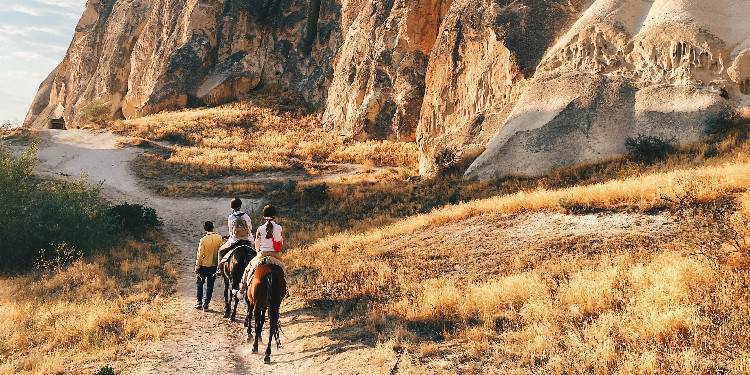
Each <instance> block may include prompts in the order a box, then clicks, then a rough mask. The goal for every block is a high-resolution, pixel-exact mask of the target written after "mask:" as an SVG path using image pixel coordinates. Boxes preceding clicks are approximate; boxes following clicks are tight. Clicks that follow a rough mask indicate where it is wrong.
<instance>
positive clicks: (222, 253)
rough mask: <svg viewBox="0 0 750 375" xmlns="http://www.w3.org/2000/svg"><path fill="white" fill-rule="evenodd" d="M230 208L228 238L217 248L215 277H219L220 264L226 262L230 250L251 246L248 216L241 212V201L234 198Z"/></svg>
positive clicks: (251, 226) (250, 228) (250, 227)
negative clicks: (217, 264)
mask: <svg viewBox="0 0 750 375" xmlns="http://www.w3.org/2000/svg"><path fill="white" fill-rule="evenodd" d="M229 205H230V207H232V214H231V215H229V219H228V220H227V227H229V238H228V239H227V242H225V243H224V245H221V247H220V248H219V259H220V260H221V261H220V262H219V267H218V269H217V270H216V275H217V276H221V275H222V272H221V263H224V262H226V261H227V260H228V259H229V256H230V255H232V253H231V250H232V249H234V248H235V247H237V246H241V245H247V246H252V242H250V231H251V230H252V228H253V225H252V223H251V222H250V216H248V215H247V214H246V213H244V212H242V210H241V208H242V200H240V198H234V199H232V201H231V202H230V203H229Z"/></svg>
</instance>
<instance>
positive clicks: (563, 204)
mask: <svg viewBox="0 0 750 375" xmlns="http://www.w3.org/2000/svg"><path fill="white" fill-rule="evenodd" d="M748 170H750V162H749V161H748V159H747V158H746V157H737V158H735V160H734V161H733V162H728V163H724V164H721V165H712V166H705V167H700V168H694V169H686V170H680V171H672V172H665V173H654V174H649V175H639V176H634V177H629V178H625V179H622V180H613V181H609V182H605V183H600V184H594V185H589V186H579V187H571V188H567V189H557V190H546V189H542V188H539V189H536V190H531V191H522V192H519V193H516V194H512V195H507V196H499V197H495V198H490V199H483V200H476V201H471V202H467V203H462V204H458V205H453V206H448V207H445V208H442V209H438V210H435V211H433V212H431V213H429V214H425V215H419V216H416V217H411V218H407V219H403V220H399V221H397V222H396V223H394V224H391V225H386V226H384V227H380V228H377V229H375V230H370V231H366V232H364V233H360V234H355V233H340V234H336V235H332V236H328V237H326V238H323V239H321V240H319V241H317V242H316V243H314V244H312V245H311V246H309V247H306V248H298V249H293V250H292V251H291V252H290V254H289V256H288V257H286V259H288V260H289V263H290V265H291V266H292V267H293V268H295V269H298V270H301V271H300V272H302V274H301V275H304V278H305V279H306V280H307V281H306V282H307V284H308V285H309V289H308V290H307V292H308V297H309V298H311V301H314V302H315V303H319V304H322V306H327V307H331V308H333V311H334V314H340V315H339V316H341V317H343V318H344V319H358V318H357V317H358V316H359V317H365V318H364V322H363V323H364V324H365V326H366V327H368V328H369V329H370V330H371V332H372V333H373V334H375V332H379V331H385V332H389V330H398V329H403V327H404V326H405V327H411V328H409V329H408V330H409V331H410V332H414V333H413V334H412V335H414V334H416V337H411V338H410V337H409V336H408V335H403V334H402V335H401V336H403V337H404V340H407V341H409V342H412V343H413V344H410V345H412V348H411V349H410V351H409V353H407V355H408V358H409V360H408V361H410V362H409V364H407V365H404V369H405V370H404V371H405V372H407V373H409V372H415V373H419V372H420V371H427V370H429V371H430V372H434V373H441V372H446V373H454V372H465V373H528V372H540V373H562V372H567V373H586V374H588V373H595V374H600V373H601V374H609V373H622V374H643V373H665V372H676V373H709V372H716V371H720V372H721V371H724V372H729V373H750V367H748V363H749V362H748V361H749V360H750V321H748V319H747V317H748V316H750V295H748V294H747V293H746V285H747V282H748V281H750V280H748V279H747V271H748V269H749V268H750V247H748V243H747V241H748V239H750V236H749V235H750V233H749V231H748V228H747V224H746V223H747V222H748V220H750V193H747V192H748V190H749V189H750V173H747V171H748ZM738 194H740V195H739V196H738V198H737V199H736V203H735V206H734V207H735V208H734V209H733V211H732V212H733V213H732V215H730V216H727V217H726V218H727V220H728V223H730V225H731V226H732V228H733V229H734V230H736V231H737V233H738V237H737V239H738V241H737V243H736V244H732V243H730V242H731V239H730V238H728V237H726V238H723V243H721V244H720V245H717V246H716V247H715V248H712V249H700V248H696V246H698V245H696V243H695V239H694V238H693V235H692V234H691V233H692V232H693V231H695V230H696V228H697V227H691V225H693V224H692V223H691V222H685V223H682V224H681V229H680V231H681V232H680V234H679V235H678V234H675V235H674V236H671V237H668V238H663V239H658V240H649V239H644V238H640V239H639V238H622V239H617V238H615V239H612V240H610V241H608V242H605V243H601V242H597V241H588V240H587V239H580V242H581V243H582V244H576V243H575V242H573V243H566V242H563V243H560V244H550V245H546V246H542V247H540V248H534V249H523V248H521V249H517V252H518V253H517V254H516V255H515V256H513V257H510V258H508V259H507V260H506V261H505V263H504V266H502V267H501V269H500V271H498V272H499V274H497V275H495V276H491V275H490V276H487V275H486V274H485V273H486V270H481V269H467V270H465V272H464V273H466V274H471V273H475V274H483V275H484V276H481V277H480V279H478V280H475V279H472V278H471V277H470V276H467V275H464V276H462V277H458V276H457V275H456V274H454V273H453V272H448V273H446V270H452V267H451V265H450V264H448V265H445V264H444V261H439V260H434V259H432V258H430V257H434V256H436V255H434V254H435V251H434V250H432V249H427V248H425V249H419V248H416V249H413V248H411V249H409V253H410V254H412V255H410V256H405V257H399V256H395V255H394V253H393V249H392V247H389V246H384V244H388V243H390V242H393V241H396V242H398V241H400V239H401V238H407V237H409V236H413V235H414V234H415V233H422V232H424V231H431V232H430V233H432V234H435V233H437V234H436V236H438V238H437V239H436V240H435V241H437V243H440V242H441V240H440V238H439V236H450V235H452V234H450V233H442V234H440V230H439V229H438V228H440V227H441V226H444V225H448V224H450V223H453V222H457V221H461V220H467V221H468V222H469V223H471V220H472V219H471V218H481V217H486V216H488V215H498V214H504V215H508V214H510V215H514V214H522V213H525V212H529V211H544V210H547V211H550V212H554V211H572V212H579V211H597V210H623V209H625V210H635V211H640V212H647V211H651V210H654V209H665V208H667V209H674V210H676V209H679V208H680V207H678V206H681V205H682V203H681V202H683V203H684V202H687V203H688V205H689V206H695V207H698V206H701V205H705V204H709V205H710V203H711V202H715V201H717V200H721V199H722V198H724V197H727V196H733V195H734V196H737V195H738ZM686 197H689V198H690V199H686ZM670 200H671V201H672V202H670ZM701 212H702V211H701ZM704 219H705V220H704V221H711V220H713V218H712V217H705V218H704ZM467 225H473V224H467ZM698 229H702V228H698ZM425 246H428V245H425ZM432 246H434V245H432ZM428 250H429V251H428ZM445 250H446V251H450V249H445ZM423 252H425V253H429V254H430V257H428V255H424V256H422V255H421V253H423ZM438 253H439V252H438ZM545 254H546V255H545ZM497 256H498V257H500V256H501V255H499V254H498V255H497ZM499 262H501V263H502V261H499ZM446 266H447V267H448V268H445V267H446ZM359 319H362V318H359ZM394 327H395V328H394ZM384 339H387V338H385V336H384ZM456 348H460V349H456Z"/></svg>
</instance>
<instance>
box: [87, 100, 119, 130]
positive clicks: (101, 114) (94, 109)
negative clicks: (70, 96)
mask: <svg viewBox="0 0 750 375" xmlns="http://www.w3.org/2000/svg"><path fill="white" fill-rule="evenodd" d="M83 118H84V119H85V120H86V121H88V122H93V123H95V124H99V125H106V123H107V120H110V119H112V110H111V109H110V107H109V103H103V102H100V101H98V100H95V101H93V102H91V103H89V104H87V105H86V106H85V107H83Z"/></svg>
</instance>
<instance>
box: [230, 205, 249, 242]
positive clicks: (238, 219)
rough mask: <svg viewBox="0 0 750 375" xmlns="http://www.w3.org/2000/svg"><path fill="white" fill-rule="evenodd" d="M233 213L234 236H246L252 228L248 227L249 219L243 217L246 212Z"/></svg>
mask: <svg viewBox="0 0 750 375" xmlns="http://www.w3.org/2000/svg"><path fill="white" fill-rule="evenodd" d="M233 215H234V222H233V225H232V236H234V238H246V237H247V236H248V235H249V234H250V228H248V227H247V221H245V219H243V218H242V216H244V215H245V213H244V212H242V211H240V212H237V213H235V214H233Z"/></svg>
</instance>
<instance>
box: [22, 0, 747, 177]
mask: <svg viewBox="0 0 750 375" xmlns="http://www.w3.org/2000/svg"><path fill="white" fill-rule="evenodd" d="M748 14H750V2H748V1H746V0H712V1H687V0H514V1H511V0H420V1H407V0H308V1H302V0H241V1H240V0H187V1H182V2H181V1H175V0H89V2H88V4H87V7H86V11H85V12H84V14H83V16H82V17H81V20H80V22H79V24H78V26H77V28H76V34H75V37H74V39H73V42H72V43H71V46H70V48H69V50H68V53H67V55H66V56H65V58H64V59H63V61H62V62H61V63H60V65H59V66H58V68H57V69H56V70H55V71H53V72H52V73H51V74H50V76H49V77H48V78H47V79H46V80H45V81H44V82H43V83H42V85H41V86H40V90H39V92H38V94H37V97H36V98H35V100H34V103H33V104H32V106H31V108H30V109H29V114H28V115H27V118H26V121H25V122H24V124H25V125H26V126H31V127H43V126H45V125H46V124H48V123H49V119H50V118H58V117H63V118H64V119H65V121H67V122H68V123H70V122H76V121H79V120H80V119H81V118H82V116H83V110H84V108H85V107H86V105H87V104H88V103H90V102H92V101H95V100H96V101H100V102H104V103H107V104H109V105H110V108H111V110H112V112H113V114H114V115H117V116H122V117H127V118H130V117H137V116H142V115H146V114H150V113H154V112H158V111H161V110H168V109H178V108H184V107H192V106H213V105H218V104H222V103H225V102H228V101H232V100H236V99H241V98H242V97H243V96H244V95H246V94H247V93H248V92H249V91H251V90H253V89H254V88H256V87H257V86H259V85H263V84H269V85H281V86H285V87H288V88H291V89H294V90H297V91H299V92H300V93H301V94H302V95H303V96H304V98H305V99H306V100H307V101H309V102H310V103H311V104H313V105H314V106H317V107H319V108H321V109H324V113H323V122H324V126H325V127H326V128H327V129H330V130H331V131H336V132H340V133H342V134H346V135H349V136H352V137H354V138H356V139H370V138H375V139H391V140H400V141H416V142H417V143H418V144H419V146H420V150H421V161H420V171H421V172H422V173H423V174H426V175H430V174H433V173H435V172H436V171H437V170H438V168H439V167H440V165H439V164H440V163H441V161H445V160H446V159H447V160H452V159H454V158H461V157H464V156H466V155H470V154H474V153H477V152H481V151H482V150H484V152H483V153H482V154H481V156H479V157H478V158H477V159H476V161H475V162H474V164H473V165H472V166H471V167H470V168H469V170H468V171H467V175H468V176H478V177H481V178H491V177H494V176H499V175H502V174H504V173H523V174H539V173H544V172H547V171H549V170H551V169H554V168H556V167H560V166H564V165H570V164H575V163H580V162H585V161H590V160H595V159H597V158H601V157H606V156H610V155H613V154H616V153H621V152H623V151H624V143H625V142H624V141H625V139H626V138H627V137H635V136H638V135H651V136H658V137H661V138H664V139H675V140H677V141H680V142H690V141H694V140H697V139H698V138H700V137H701V135H702V134H703V133H704V131H705V128H706V126H708V125H709V124H710V123H711V122H712V121H714V120H715V119H717V118H719V117H721V116H725V115H726V113H727V112H728V111H730V110H731V109H732V108H733V107H735V106H736V105H738V104H743V103H746V102H750V98H749V97H748V94H750V23H747V22H745V18H746V17H747V15H748Z"/></svg>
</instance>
